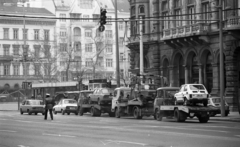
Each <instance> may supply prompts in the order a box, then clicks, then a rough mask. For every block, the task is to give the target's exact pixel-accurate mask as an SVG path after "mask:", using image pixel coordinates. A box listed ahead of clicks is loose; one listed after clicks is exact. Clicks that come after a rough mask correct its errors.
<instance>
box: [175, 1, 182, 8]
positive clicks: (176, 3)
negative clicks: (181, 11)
mask: <svg viewBox="0 0 240 147" xmlns="http://www.w3.org/2000/svg"><path fill="white" fill-rule="evenodd" d="M181 5H182V4H181V0H174V6H175V8H179V7H181Z"/></svg>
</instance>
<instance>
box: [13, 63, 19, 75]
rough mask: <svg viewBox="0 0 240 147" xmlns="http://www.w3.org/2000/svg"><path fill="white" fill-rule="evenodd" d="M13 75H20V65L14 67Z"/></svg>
mask: <svg viewBox="0 0 240 147" xmlns="http://www.w3.org/2000/svg"><path fill="white" fill-rule="evenodd" d="M13 75H19V65H13Z"/></svg>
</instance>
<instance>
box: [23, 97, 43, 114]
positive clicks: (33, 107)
mask: <svg viewBox="0 0 240 147" xmlns="http://www.w3.org/2000/svg"><path fill="white" fill-rule="evenodd" d="M23 113H28V114H29V115H31V114H32V113H34V114H35V115H37V114H38V113H42V115H44V113H45V109H44V104H43V101H42V100H30V99H29V100H24V101H23V102H22V104H21V105H20V114H23Z"/></svg>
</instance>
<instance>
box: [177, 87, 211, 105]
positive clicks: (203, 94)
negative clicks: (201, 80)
mask: <svg viewBox="0 0 240 147" xmlns="http://www.w3.org/2000/svg"><path fill="white" fill-rule="evenodd" d="M174 98H175V104H176V105H178V104H180V105H182V104H184V105H196V103H202V104H203V105H204V106H207V105H208V98H209V94H208V91H207V90H206V88H205V86H204V85H203V84H184V85H182V86H181V88H180V90H179V92H178V93H176V94H175V95H174Z"/></svg>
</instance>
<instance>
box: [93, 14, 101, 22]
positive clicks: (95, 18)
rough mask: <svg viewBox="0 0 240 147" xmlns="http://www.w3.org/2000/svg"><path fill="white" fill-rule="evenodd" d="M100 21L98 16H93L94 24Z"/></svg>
mask: <svg viewBox="0 0 240 147" xmlns="http://www.w3.org/2000/svg"><path fill="white" fill-rule="evenodd" d="M99 19H100V15H99V14H93V21H94V22H98V21H99Z"/></svg>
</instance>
